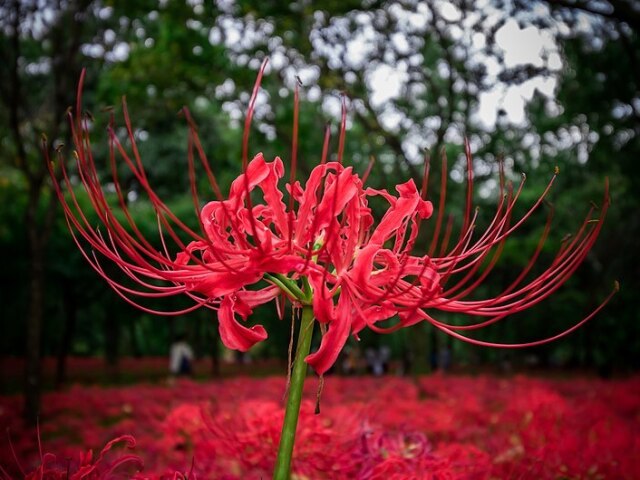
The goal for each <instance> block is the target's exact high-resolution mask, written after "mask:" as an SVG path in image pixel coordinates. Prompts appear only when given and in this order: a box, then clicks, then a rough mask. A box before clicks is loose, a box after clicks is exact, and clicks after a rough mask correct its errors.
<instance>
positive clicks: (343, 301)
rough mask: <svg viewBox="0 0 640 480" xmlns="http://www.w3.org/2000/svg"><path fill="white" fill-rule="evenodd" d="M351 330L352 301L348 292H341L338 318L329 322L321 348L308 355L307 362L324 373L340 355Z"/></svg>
mask: <svg viewBox="0 0 640 480" xmlns="http://www.w3.org/2000/svg"><path fill="white" fill-rule="evenodd" d="M350 330H351V301H350V300H349V296H348V295H347V294H346V292H344V291H343V292H342V293H341V294H340V300H338V307H337V308H336V318H335V319H334V320H333V321H332V322H331V323H329V330H328V331H327V333H326V334H325V335H324V336H323V337H322V342H321V343H320V348H319V349H318V350H317V351H316V352H315V353H312V354H311V355H307V358H306V359H305V362H307V363H308V364H309V365H311V366H312V367H313V368H314V369H315V371H316V372H317V373H318V374H319V375H322V374H323V373H325V372H326V371H327V370H329V369H330V368H331V366H332V365H333V364H334V363H335V362H336V360H337V358H338V355H340V351H341V350H342V347H344V344H345V343H346V342H347V338H349V331H350Z"/></svg>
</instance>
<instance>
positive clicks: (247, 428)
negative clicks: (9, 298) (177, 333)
mask: <svg viewBox="0 0 640 480" xmlns="http://www.w3.org/2000/svg"><path fill="white" fill-rule="evenodd" d="M283 386H284V380H282V379H279V378H268V379H248V378H238V379H233V380H227V381H223V382H219V383H209V384H201V383H194V382H191V381H180V382H178V383H177V384H176V385H175V386H173V387H169V386H152V385H137V386H131V387H121V388H100V387H93V388H87V387H82V388H81V387H74V388H72V389H70V390H69V391H67V392H61V393H49V394H46V395H45V397H44V402H43V405H44V411H43V415H42V421H41V425H40V436H41V438H42V447H41V451H44V452H47V451H49V452H55V453H56V457H53V456H52V455H47V454H45V455H44V456H42V454H40V453H38V451H39V448H38V442H37V439H38V433H37V432H35V431H31V430H23V429H22V427H21V426H20V422H19V420H18V418H19V417H18V414H19V410H20V399H19V398H18V397H4V398H2V399H0V428H2V430H5V429H7V428H10V434H9V438H10V441H11V445H10V444H9V440H6V439H5V441H4V442H3V443H2V447H0V467H1V468H0V478H3V479H4V478H29V479H36V478H41V479H62V478H65V479H66V478H70V479H79V478H87V479H98V478H107V477H108V478H134V477H136V476H137V478H157V479H177V478H190V479H192V480H193V479H196V478H216V479H227V480H231V479H240V478H242V479H259V478H268V477H269V475H270V473H271V470H272V468H273V462H274V458H275V451H276V448H277V444H278V440H279V436H280V428H281V423H282V417H283V409H282V407H281V404H280V399H281V396H282V391H283ZM308 387H309V392H308V393H309V394H311V390H312V389H313V386H312V385H308ZM203 399H207V400H203ZM128 434H131V435H133V436H134V437H135V438H136V440H137V443H138V446H137V447H136V448H135V449H134V450H129V449H124V450H123V449H122V448H117V447H118V445H122V444H123V443H127V444H128V445H126V446H128V447H133V441H132V438H131V437H129V436H127V435H128ZM118 437H120V438H118ZM112 438H116V441H114V442H109V440H110V439H112ZM118 440H119V441H120V443H118V442H117V441H118ZM108 442H109V443H108ZM105 444H107V447H106V448H105V449H104V451H103V452H102V453H101V454H100V455H97V456H95V457H92V456H91V454H90V453H86V452H87V451H88V450H89V449H95V450H97V451H100V449H101V448H102V446H103V445H105ZM114 447H116V448H114ZM295 448H296V450H295V456H294V461H293V474H294V475H295V476H296V478H314V479H322V478H326V479H362V480H364V479H370V480H373V479H380V480H382V479H409V478H412V479H490V478H505V479H509V478H525V479H528V478H531V479H556V478H584V479H598V478H616V479H636V478H640V462H639V461H638V455H637V454H638V452H639V451H640V378H632V379H627V380H614V381H600V380H594V379H572V380H571V381H566V380H541V379H532V378H527V377H515V378H512V379H500V378H495V377H488V376H480V377H475V378H472V377H444V376H437V375H436V376H430V377H424V378H421V379H419V381H417V382H415V381H412V380H409V379H403V378H396V377H386V378H367V377H363V378H341V377H333V378H332V379H331V382H328V384H327V387H326V391H325V394H324V397H323V410H322V415H314V414H313V405H312V404H311V403H303V406H302V412H301V417H300V425H299V428H298V441H297V444H296V447H295ZM133 454H135V455H137V456H138V457H139V458H136V457H134V456H132V455H133ZM142 462H143V463H144V468H143V467H142Z"/></svg>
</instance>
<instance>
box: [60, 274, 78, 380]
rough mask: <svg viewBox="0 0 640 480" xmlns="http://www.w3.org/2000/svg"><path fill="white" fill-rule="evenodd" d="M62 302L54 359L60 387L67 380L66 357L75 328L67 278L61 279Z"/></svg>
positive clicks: (73, 295)
mask: <svg viewBox="0 0 640 480" xmlns="http://www.w3.org/2000/svg"><path fill="white" fill-rule="evenodd" d="M62 303H63V310H64V329H63V331H62V338H61V339H60V348H59V349H58V358H57V361H56V381H55V385H56V388H60V387H61V386H62V385H64V383H65V382H66V381H67V357H68V356H69V350H70V349H71V343H72V341H73V336H74V333H75V329H76V318H77V305H76V296H75V291H74V289H73V286H72V285H71V284H70V282H69V280H67V279H65V280H63V285H62Z"/></svg>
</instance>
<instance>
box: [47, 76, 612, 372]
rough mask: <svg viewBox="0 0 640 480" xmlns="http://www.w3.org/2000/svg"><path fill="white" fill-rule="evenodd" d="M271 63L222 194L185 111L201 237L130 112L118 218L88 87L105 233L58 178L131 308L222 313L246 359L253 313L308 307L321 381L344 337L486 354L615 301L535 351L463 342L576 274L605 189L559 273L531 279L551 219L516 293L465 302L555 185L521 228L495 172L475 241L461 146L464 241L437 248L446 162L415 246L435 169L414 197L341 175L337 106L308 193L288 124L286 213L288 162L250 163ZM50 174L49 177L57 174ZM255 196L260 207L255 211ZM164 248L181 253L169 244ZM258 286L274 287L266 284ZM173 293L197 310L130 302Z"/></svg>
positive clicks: (79, 146)
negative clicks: (133, 210)
mask: <svg viewBox="0 0 640 480" xmlns="http://www.w3.org/2000/svg"><path fill="white" fill-rule="evenodd" d="M265 65H266V64H264V65H263V68H262V69H261V70H260V73H259V75H258V79H257V81H256V86H255V88H254V92H253V97H252V99H251V101H250V105H249V109H248V113H247V118H246V124H245V134H244V141H243V173H242V174H241V175H240V176H239V177H238V178H237V179H235V180H234V181H233V183H232V185H231V188H230V191H229V195H228V196H227V197H226V198H225V197H223V195H222V193H221V191H220V188H219V186H218V183H217V180H216V178H215V175H214V174H213V170H212V168H211V166H210V164H209V162H208V161H207V159H206V156H205V154H204V151H203V148H202V146H201V143H200V140H199V138H198V133H197V130H196V127H195V125H194V123H193V121H192V119H191V117H190V115H189V112H188V111H187V110H186V109H185V110H184V113H185V116H186V118H187V120H188V122H189V125H190V127H191V128H190V133H189V149H188V168H189V174H190V178H191V180H192V196H193V203H194V208H195V212H196V215H197V217H198V219H199V223H200V233H198V232H195V231H193V230H192V229H191V228H189V227H188V226H186V225H185V224H184V223H183V222H182V221H181V220H180V219H179V218H177V217H176V216H175V215H174V214H173V213H172V212H171V210H170V209H169V208H168V207H167V206H166V205H165V204H164V203H163V202H162V201H161V200H160V199H159V198H158V196H157V195H156V194H155V192H154V190H153V188H152V187H151V185H150V184H149V181H148V178H147V175H146V172H145V170H144V168H143V166H142V162H141V160H140V158H139V155H138V151H137V149H136V146H135V140H134V135H133V130H132V127H131V123H130V121H129V117H128V113H127V109H126V105H125V104H124V103H123V107H124V118H125V124H126V128H127V131H128V132H129V141H130V143H131V153H129V152H128V151H127V149H125V147H124V146H123V145H122V144H121V143H120V141H119V140H118V137H117V136H116V135H115V133H114V131H113V126H111V127H110V132H111V134H110V139H111V141H110V147H111V148H110V152H111V155H110V160H111V168H112V172H113V185H115V193H116V196H117V199H118V204H119V207H120V210H121V211H122V215H121V216H120V217H121V218H122V220H121V219H119V218H118V217H116V216H115V215H114V214H113V213H112V206H111V205H110V204H109V202H108V199H107V196H106V194H105V191H104V188H103V187H102V185H101V183H100V180H99V178H98V173H97V171H96V167H95V164H94V159H93V155H92V152H91V146H90V143H89V134H88V128H87V125H86V122H85V121H84V120H83V119H82V117H81V116H80V114H79V112H80V111H81V90H82V82H83V78H81V80H80V87H79V90H78V91H79V93H78V99H77V105H76V110H75V116H71V125H72V129H73V132H72V135H73V140H74V145H75V150H76V153H77V155H76V158H77V164H78V173H79V177H80V180H81V182H82V185H83V187H84V189H85V190H86V192H87V194H88V196H89V198H90V200H91V203H92V207H93V209H94V210H95V211H96V213H97V215H98V218H99V220H100V221H101V222H102V224H103V225H104V226H105V227H106V234H102V233H101V232H100V231H99V230H96V229H94V228H93V227H92V226H91V224H90V223H89V221H88V219H87V217H86V216H85V214H84V213H83V211H82V209H81V208H80V205H79V202H78V200H77V198H76V195H75V193H74V189H73V188H72V183H71V181H70V179H69V176H68V174H67V172H66V170H65V169H64V162H60V163H61V165H62V177H61V178H62V180H61V182H55V186H56V190H57V194H58V196H59V198H60V201H61V202H62V204H63V208H64V212H65V215H66V217H67V221H68V223H69V226H70V228H71V231H72V234H73V235H74V239H75V241H76V243H77V244H78V246H79V247H80V248H81V250H82V252H83V254H84V256H85V258H86V259H87V260H88V261H89V263H90V264H91V265H92V266H93V268H94V269H95V270H96V271H97V272H98V273H99V274H100V275H101V276H102V277H103V278H104V279H105V280H106V281H107V282H108V283H109V285H110V286H111V287H112V288H113V289H114V290H115V291H116V292H117V293H118V294H119V295H120V296H122V297H123V298H124V299H126V300H127V301H128V302H130V303H132V304H134V305H136V306H138V307H139V308H141V309H143V310H145V311H147V312H151V313H157V314H165V315H166V314H182V313H185V312H188V311H191V310H193V309H196V308H199V307H206V308H211V309H214V310H217V311H218V320H219V330H220V336H221V338H222V341H223V342H224V343H225V345H226V346H227V347H229V348H233V349H238V350H247V349H249V348H250V347H251V346H252V345H254V344H255V343H256V342H259V341H261V340H264V339H265V338H266V337H267V332H266V331H265V329H264V328H263V327H262V326H261V325H254V326H252V327H249V326H246V325H245V322H246V320H247V318H248V316H249V315H250V314H251V312H252V309H253V308H254V307H255V306H257V305H260V304H263V303H265V302H268V301H270V300H274V299H277V298H278V297H279V296H280V295H281V294H284V295H286V296H287V297H289V299H290V300H292V301H293V302H294V303H295V304H301V303H312V304H313V310H314V314H315V317H316V319H317V320H318V322H321V323H322V324H325V325H327V326H328V330H326V333H325V335H324V337H323V340H322V343H321V346H320V348H319V350H318V351H317V352H315V353H313V354H311V355H309V356H308V357H307V362H308V363H309V364H311V365H312V366H313V367H314V368H315V369H316V371H317V372H319V373H323V372H325V371H326V370H327V369H328V368H329V367H331V365H332V364H333V363H334V362H335V360H336V358H337V356H338V354H339V352H340V350H341V349H342V347H343V345H344V344H345V342H346V340H347V338H348V337H349V335H350V334H353V335H356V336H357V334H358V332H359V331H361V330H362V329H363V328H365V327H369V328H371V329H373V330H375V331H378V332H387V331H391V330H394V329H396V328H400V327H405V326H410V325H413V324H415V323H418V322H421V321H427V322H429V323H431V324H432V325H433V326H434V327H436V328H438V329H440V330H442V331H444V332H446V333H448V334H450V335H453V336H455V337H457V338H460V339H463V340H465V341H468V342H471V343H475V344H479V345H491V346H503V347H517V346H525V345H536V344H539V343H543V342H546V341H550V340H553V339H555V338H559V337H561V336H563V335H566V334H567V333H569V332H571V331H573V330H574V329H575V328H577V327H578V326H580V325H581V324H583V323H584V322H586V321H587V320H589V319H590V318H591V317H593V315H595V313H597V312H598V311H599V310H600V309H601V308H602V307H603V306H604V304H605V303H606V302H607V301H608V300H609V298H610V297H611V295H609V297H607V299H606V300H605V301H604V302H603V303H602V304H601V305H600V306H599V307H598V308H597V309H596V310H595V311H594V312H593V313H592V314H591V315H589V316H587V317H586V318H585V319H583V320H582V321H580V322H578V323H577V324H576V325H575V326H573V327H572V328H570V329H568V330H566V331H564V332H562V333H560V334H557V335H555V336H553V337H551V338H549V339H544V340H540V341H537V342H530V343H523V344H517V345H499V344H495V343H488V342H482V341H478V340H475V339H471V338H468V337H466V336H463V334H462V333H461V332H464V331H466V330H473V329H478V328H481V327H484V326H486V325H490V324H492V323H495V322H497V321H499V320H501V319H502V318H504V317H506V316H507V315H511V314H514V313H517V312H520V311H522V310H524V309H526V308H528V307H530V306H532V305H533V304H535V303H537V302H539V301H541V300H544V299H545V298H547V297H548V296H549V295H550V294H552V293H553V292H554V291H555V290H556V289H557V288H559V287H560V286H561V285H562V284H563V283H564V282H565V281H566V280H567V279H568V278H569V276H570V275H571V274H572V273H573V272H574V271H575V270H576V268H577V267H578V266H579V265H580V263H581V262H582V260H583V259H584V258H585V256H586V254H587V252H588V251H589V250H590V248H591V247H592V246H593V244H594V242H595V240H596V238H597V236H598V233H599V232H600V229H601V228H602V224H603V220H604V217H605V214H606V211H607V208H608V206H609V197H608V188H605V195H604V201H603V205H602V208H601V211H600V215H599V217H597V218H593V217H592V215H593V212H594V209H592V210H591V211H590V212H589V214H588V215H587V218H586V219H585V221H584V223H583V224H582V226H581V227H580V229H579V230H578V232H577V234H576V235H575V236H574V237H573V238H572V239H571V240H570V241H567V242H565V243H563V245H562V246H561V248H560V250H559V252H558V254H557V255H556V257H555V259H554V260H553V262H552V263H551V265H549V266H548V267H547V268H546V270H544V271H543V272H542V273H541V274H540V275H538V276H537V277H536V278H534V279H533V280H529V281H528V283H524V281H525V279H526V278H527V277H528V274H529V271H530V270H531V269H532V267H533V265H534V264H535V263H536V261H537V259H538V256H539V254H540V252H541V249H542V246H543V244H544V241H545V239H546V237H547V235H548V233H549V226H550V221H549V222H547V226H546V228H545V230H544V232H543V234H542V237H541V239H540V242H539V244H538V248H537V249H536V250H535V252H534V253H533V255H532V257H531V260H530V262H529V264H528V265H527V266H526V268H525V269H524V270H523V271H522V272H521V274H520V275H518V277H517V278H516V280H515V281H514V282H513V283H512V284H511V285H509V286H508V287H507V288H506V289H505V290H504V291H503V292H502V293H501V294H499V295H497V296H495V297H493V298H488V299H482V300H470V299H469V296H470V294H471V293H472V292H474V291H475V290H476V287H478V286H479V285H480V284H481V283H482V282H483V281H484V280H485V278H486V277H487V275H488V274H489V272H490V271H491V269H492V268H493V266H494V265H495V263H496V261H497V259H498V256H499V254H500V252H501V250H502V247H503V245H504V242H505V240H506V239H507V238H508V237H509V236H510V235H511V234H512V233H513V232H514V231H515V230H516V229H518V228H519V227H520V226H521V225H522V224H523V223H524V222H525V221H526V220H527V218H528V217H529V216H530V215H531V213H532V212H533V211H534V210H535V209H537V208H538V207H539V206H540V204H541V203H542V202H543V200H544V198H545V196H546V195H547V193H548V191H549V190H550V188H551V186H552V184H553V182H554V179H555V175H554V177H553V178H552V179H551V181H550V182H549V185H548V186H547V188H546V189H545V191H544V192H543V193H542V195H541V196H540V198H539V199H538V200H537V201H536V202H535V203H534V205H533V206H532V207H531V208H530V209H529V211H528V212H527V213H525V214H524V215H523V216H522V217H521V218H519V219H517V220H513V218H512V217H513V212H514V206H515V204H516V202H517V200H518V198H519V196H520V192H521V190H522V188H523V185H524V179H523V180H522V182H521V184H520V185H519V187H518V188H517V190H516V191H515V192H514V191H513V189H512V188H511V187H509V188H507V187H506V186H505V182H504V175H503V174H502V172H501V175H500V188H501V193H503V195H500V201H499V203H498V206H497V209H496V213H495V216H494V218H493V220H492V222H491V223H490V225H489V227H488V228H487V230H486V231H485V232H484V233H482V234H481V235H478V234H476V233H475V227H476V222H475V221H476V215H477V212H476V214H473V215H472V205H471V198H472V181H473V179H472V164H471V163H472V162H471V152H470V147H469V145H468V144H467V145H466V154H467V164H468V165H467V167H468V168H467V170H468V188H467V205H466V209H465V215H464V217H463V218H464V222H463V226H462V229H461V233H460V235H459V238H458V239H457V240H456V241H455V242H454V243H453V246H449V240H450V234H451V224H450V223H449V224H448V225H447V227H446V228H445V233H444V237H443V239H442V241H441V240H440V232H441V230H442V224H443V211H444V204H445V198H446V159H443V167H444V168H443V172H444V173H443V177H442V178H443V182H442V189H441V195H440V202H439V206H438V209H437V211H438V215H437V218H436V221H435V234H434V237H433V240H432V241H431V243H430V246H429V248H428V249H426V248H418V247H416V242H417V239H418V233H419V229H420V225H421V222H422V221H423V220H426V219H429V218H430V217H431V216H432V213H433V211H434V208H433V205H432V203H431V202H430V201H428V200H426V185H427V183H428V173H429V169H428V163H427V165H426V168H425V175H424V178H423V183H422V188H421V189H420V190H418V188H417V186H416V184H415V183H414V181H413V180H409V181H407V182H406V183H403V184H400V185H397V186H396V187H395V191H396V192H397V194H392V193H390V192H388V191H387V190H375V189H371V188H365V186H364V179H363V178H361V177H360V176H359V175H358V174H356V173H354V172H353V169H352V167H345V166H343V165H342V150H343V145H344V134H345V118H346V113H345V112H346V110H345V108H344V105H343V119H342V127H341V129H340V141H339V150H338V154H337V161H334V162H327V161H326V160H327V156H328V153H327V152H328V148H327V147H328V143H329V134H328V130H327V133H326V134H325V143H324V149H323V152H322V156H321V161H320V164H319V165H318V166H316V167H315V168H314V169H313V171H312V172H311V174H310V175H309V178H308V180H307V181H306V182H305V184H304V185H302V184H300V183H299V182H298V181H296V145H297V125H296V124H294V135H293V136H294V141H293V142H294V144H293V155H292V162H291V163H292V169H291V175H290V178H289V183H288V184H287V189H288V191H289V195H288V205H286V204H285V202H284V194H283V191H282V190H281V189H280V186H279V183H280V181H281V179H282V177H283V176H284V172H285V169H284V166H283V162H282V161H281V160H280V158H276V159H275V160H273V161H271V162H268V161H266V160H265V159H264V157H263V155H262V154H260V153H259V154H257V155H256V156H255V157H254V158H253V160H251V161H250V162H249V161H248V153H247V152H248V132H249V124H250V122H251V118H252V115H253V108H254V103H255V98H256V95H257V92H258V89H259V85H260V81H261V77H262V74H263V71H264V66H265ZM295 98H296V101H295V113H294V116H295V118H296V119H297V109H298V100H297V99H298V92H297V88H296V92H295ZM70 115H71V114H70ZM116 154H118V155H119V156H120V157H121V158H122V159H123V160H124V162H125V163H126V164H127V165H128V167H129V169H130V170H131V172H132V174H133V175H134V177H135V179H136V180H137V182H138V183H139V184H140V186H141V188H142V189H143V190H144V192H146V194H147V196H148V198H149V200H150V202H151V203H152V205H153V206H154V208H155V211H156V213H157V216H158V231H159V245H160V248H159V245H154V244H152V243H151V242H150V241H149V240H148V239H146V238H145V237H144V236H143V235H142V234H141V232H140V230H139V229H138V227H137V226H136V224H135V222H134V220H133V218H132V215H131V214H130V211H129V209H128V207H127V203H126V202H125V199H124V194H123V192H122V190H121V188H120V186H119V183H118V178H117V173H116V172H117V169H116V167H115V163H116ZM196 158H197V159H198V160H199V162H200V163H201V164H202V167H203V169H204V171H205V173H206V175H207V176H208V178H209V181H210V184H211V187H212V190H213V191H214V192H215V194H216V200H214V201H211V202H209V203H207V204H206V205H204V207H202V208H200V201H199V198H198V193H197V188H196V184H195V163H196ZM556 173H557V172H556ZM51 176H52V178H53V179H54V181H55V179H56V174H55V172H54V170H53V167H51ZM65 191H66V192H67V193H66V194H65ZM505 191H506V194H504V192H505ZM258 193H260V194H261V195H259V196H258V195H257V194H258ZM375 196H379V197H382V199H383V200H384V201H386V202H387V203H388V208H387V210H386V213H385V214H384V215H383V216H382V218H381V219H380V220H379V221H377V222H376V221H375V220H374V217H373V215H372V212H371V209H370V207H369V200H370V199H371V198H372V197H375ZM256 198H261V200H260V201H256ZM78 234H79V235H78ZM184 235H186V236H188V237H190V238H191V242H189V243H188V244H184V243H183V241H182V240H181V238H183V237H184ZM83 240H84V241H83ZM169 240H171V243H172V244H173V245H172V246H171V248H170V245H169V243H170V242H169ZM84 245H88V247H89V248H90V249H91V250H92V253H91V254H89V253H87V251H86V250H85V247H84ZM438 246H439V251H438V253H437V254H436V249H437V248H438ZM425 251H426V254H425ZM100 257H105V258H106V259H107V260H109V261H112V262H114V263H115V264H116V265H118V266H119V267H120V269H122V270H123V272H124V273H125V274H126V275H127V276H128V277H129V278H130V279H132V280H133V281H134V282H136V283H137V284H138V285H139V286H138V287H137V288H132V287H130V286H128V285H126V284H124V283H122V282H121V281H120V280H117V279H115V278H113V277H111V276H109V275H108V274H107V273H106V271H105V270H104V268H103V267H102V264H101V262H100V261H99V260H98V259H99V258H100ZM264 280H266V281H267V282H268V285H266V286H265V285H264ZM310 293H312V295H310ZM613 293H614V292H612V294H613ZM177 294H181V295H187V296H189V297H190V298H191V299H192V300H193V305H192V306H191V307H189V308H186V309H183V310H180V311H174V312H164V311H156V310H153V309H150V308H148V307H145V306H143V305H141V304H140V303H139V302H138V301H136V300H134V299H133V298H134V297H136V296H138V297H146V298H155V297H164V296H169V295H177ZM434 310H441V311H449V312H456V313H464V314H467V315H471V316H476V317H480V318H482V319H483V320H482V321H480V322H479V323H473V324H470V325H464V326H459V325H449V324H445V323H443V322H441V321H439V320H437V319H436V318H435V317H434V316H433V315H432V313H431V312H432V311H434ZM391 318H397V319H398V320H397V321H396V323H395V326H393V327H385V328H383V327H381V326H380V322H381V321H383V320H387V319H391Z"/></svg>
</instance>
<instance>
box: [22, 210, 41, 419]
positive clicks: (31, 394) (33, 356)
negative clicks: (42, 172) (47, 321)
mask: <svg viewBox="0 0 640 480" xmlns="http://www.w3.org/2000/svg"><path fill="white" fill-rule="evenodd" d="M27 228H28V229H29V250H30V254H31V265H30V271H29V307H28V312H27V344H26V352H25V388H24V418H25V420H26V421H27V422H28V423H29V424H31V425H35V424H36V422H37V420H38V416H39V415H40V393H41V386H42V385H41V384H42V367H41V364H40V360H41V343H42V317H43V305H44V281H45V280H44V261H43V259H44V252H43V250H44V247H43V245H42V244H41V243H40V241H39V240H38V239H37V233H38V232H37V227H36V225H35V224H34V223H31V222H27Z"/></svg>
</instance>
